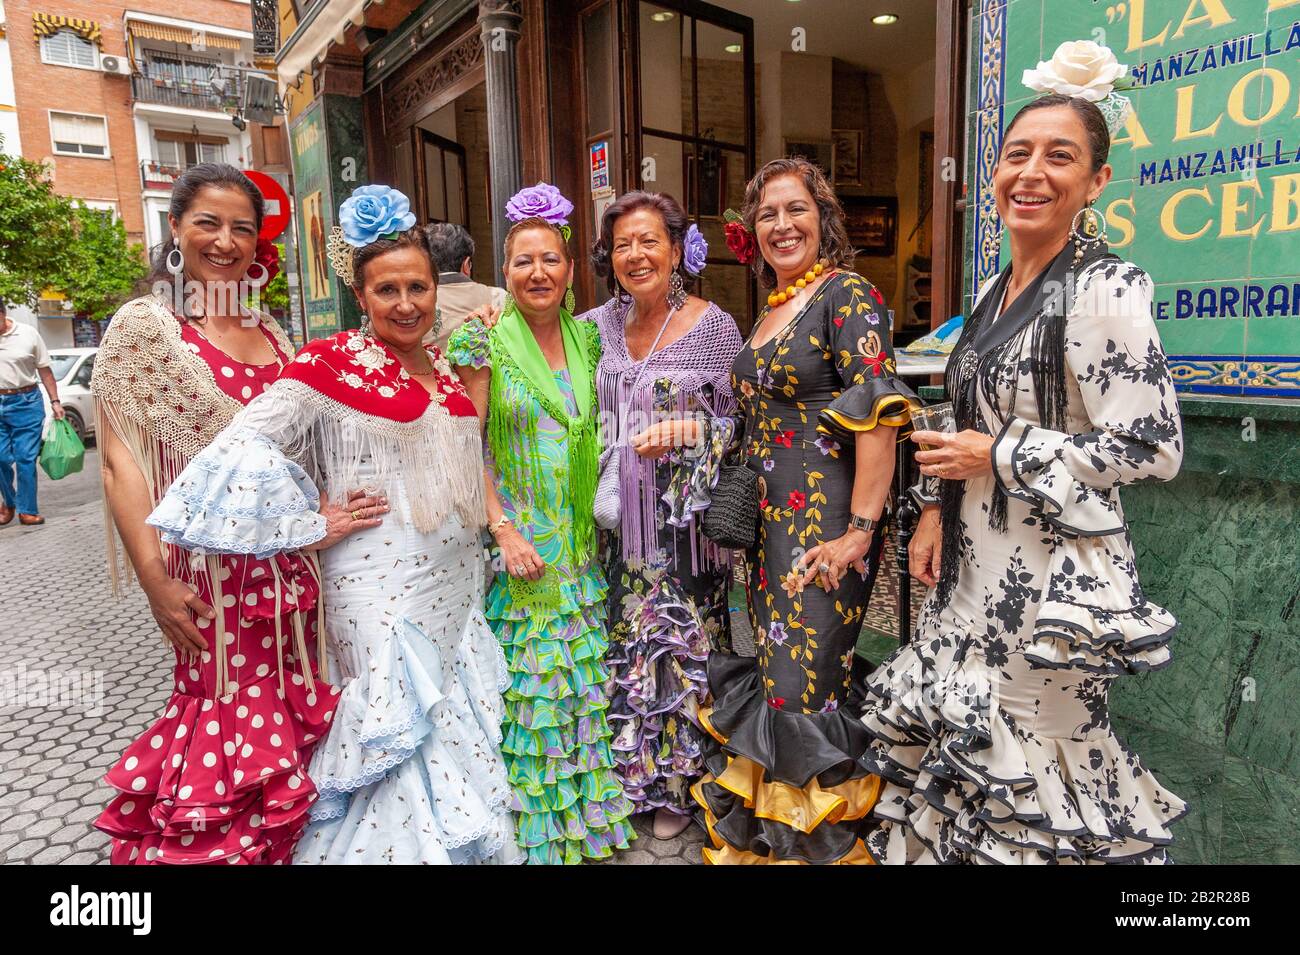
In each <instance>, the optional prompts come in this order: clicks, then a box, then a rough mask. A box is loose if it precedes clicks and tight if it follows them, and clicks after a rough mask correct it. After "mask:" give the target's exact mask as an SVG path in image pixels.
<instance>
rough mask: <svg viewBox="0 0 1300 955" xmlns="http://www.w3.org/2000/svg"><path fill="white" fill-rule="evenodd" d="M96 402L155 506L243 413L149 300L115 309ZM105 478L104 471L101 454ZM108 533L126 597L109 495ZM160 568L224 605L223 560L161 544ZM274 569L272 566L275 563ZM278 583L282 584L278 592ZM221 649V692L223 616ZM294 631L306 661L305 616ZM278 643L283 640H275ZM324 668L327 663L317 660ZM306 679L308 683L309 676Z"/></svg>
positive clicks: (100, 419)
mask: <svg viewBox="0 0 1300 955" xmlns="http://www.w3.org/2000/svg"><path fill="white" fill-rule="evenodd" d="M258 319H259V320H260V321H261V323H262V327H263V328H264V329H266V331H267V332H268V333H269V334H270V335H271V336H272V338H274V339H275V342H276V344H277V345H278V346H279V348H280V350H281V351H282V352H283V353H284V354H286V355H292V354H293V346H292V344H290V342H289V340H288V338H287V337H286V336H285V334H284V331H283V330H282V329H281V328H280V326H279V324H278V323H277V322H276V321H275V320H274V319H272V318H270V317H269V316H267V315H265V314H261V313H258ZM91 388H92V390H93V391H94V395H95V425H96V428H97V429H99V432H98V433H100V434H105V433H106V429H108V428H112V430H113V433H114V434H115V435H117V437H118V438H119V439H120V440H121V441H122V443H123V445H125V446H126V449H127V451H128V452H129V453H130V455H131V460H132V461H133V462H134V463H135V465H136V467H137V468H139V469H140V473H141V474H142V475H143V476H144V480H145V484H146V486H147V487H148V492H149V501H150V504H151V505H152V506H157V504H158V503H159V502H160V501H161V500H162V497H163V495H164V494H166V492H167V488H168V487H170V486H171V483H172V481H174V480H175V479H176V477H177V476H178V475H179V474H180V473H181V471H183V470H184V469H185V466H186V465H187V464H188V463H189V462H190V459H191V458H193V457H194V455H196V454H198V453H199V452H200V451H202V450H203V449H204V448H206V447H207V446H208V445H209V444H211V443H212V441H213V439H214V438H216V436H217V435H218V434H219V433H220V432H221V430H222V429H223V428H224V427H226V425H228V424H229V423H230V421H231V420H232V419H233V418H234V417H235V416H236V415H237V414H238V413H239V412H240V411H242V410H243V405H241V404H240V403H239V402H238V401H236V400H235V399H234V398H231V397H230V396H229V395H227V394H226V393H225V392H224V391H222V390H221V388H220V387H219V386H218V385H217V383H216V380H215V379H214V378H213V376H212V369H211V368H210V367H209V366H208V364H207V362H205V361H204V360H203V359H202V358H200V357H199V356H198V355H197V354H195V353H194V352H193V351H192V350H191V349H190V348H189V346H187V345H186V344H185V342H184V340H183V339H182V338H181V323H180V322H179V321H178V320H177V318H176V316H175V315H173V314H172V312H171V311H170V310H169V309H168V308H167V307H166V306H165V305H163V304H162V302H161V301H160V300H159V299H157V298H155V297H153V296H150V295H146V296H142V297H141V298H137V299H133V300H131V301H130V302H127V303H126V304H125V305H123V306H122V307H121V308H119V309H118V310H117V313H116V314H115V315H114V316H113V320H112V322H111V323H110V324H109V327H108V331H107V332H106V333H105V334H104V340H103V342H102V343H101V344H100V346H99V351H98V353H97V355H96V356H95V370H94V374H93V376H92V378H91ZM100 457H101V461H100V465H101V477H103V476H104V475H103V471H104V464H103V455H102V454H101V456H100ZM104 531H105V536H106V548H107V557H108V570H109V578H110V580H111V582H112V586H113V593H114V594H118V593H120V591H121V584H122V579H123V570H125V572H126V573H125V577H126V579H127V580H128V581H129V580H130V579H131V577H132V576H133V574H132V571H133V568H132V567H131V564H130V561H129V560H127V561H123V560H122V557H121V554H120V552H119V548H118V543H117V537H116V533H115V529H114V524H113V517H112V514H111V512H110V510H109V504H108V494H107V491H105V494H104ZM158 546H159V548H160V550H161V553H162V558H163V564H164V566H165V567H166V568H167V573H168V574H169V575H170V576H173V577H176V578H177V579H180V580H193V579H194V578H195V577H197V576H199V575H202V574H207V575H209V576H210V580H211V583H212V587H213V590H212V593H213V594H214V596H215V598H216V599H217V602H218V606H219V605H220V588H221V576H222V575H221V574H220V573H219V572H218V558H217V557H214V556H211V555H209V556H206V557H202V558H200V557H198V556H197V555H194V557H193V558H191V555H189V554H187V553H186V552H185V551H183V550H181V549H180V548H178V547H173V546H171V545H168V544H164V543H162V542H161V541H160V542H159V545H158ZM302 556H303V557H304V558H306V559H307V564H308V566H309V567H310V568H311V570H312V573H313V574H316V575H317V576H319V573H318V571H317V569H316V562H315V558H314V556H313V555H310V554H304V555H302ZM272 569H273V570H274V562H272ZM280 585H281V582H280V581H278V580H277V582H276V586H277V592H279V588H280ZM215 624H216V626H217V628H218V649H219V650H220V652H219V653H218V654H216V659H217V672H218V677H217V680H218V686H219V687H222V686H224V684H225V682H226V678H225V674H226V666H225V640H224V622H223V615H222V614H221V613H218V614H217V619H216V621H215ZM292 626H293V629H294V633H295V635H296V637H297V642H298V645H299V646H298V650H299V652H300V653H301V654H302V657H301V658H302V659H304V660H306V659H307V656H306V652H305V650H306V648H305V642H304V637H303V621H302V618H301V614H299V613H297V612H295V613H294V614H293V618H292ZM317 630H318V645H317V649H318V654H323V652H324V645H323V641H324V627H323V626H319V620H318V628H317ZM277 643H278V641H277ZM319 659H320V660H321V665H322V666H323V665H324V657H323V656H320V657H319ZM304 675H305V677H306V678H307V680H308V681H310V680H311V673H310V669H309V668H306V667H304Z"/></svg>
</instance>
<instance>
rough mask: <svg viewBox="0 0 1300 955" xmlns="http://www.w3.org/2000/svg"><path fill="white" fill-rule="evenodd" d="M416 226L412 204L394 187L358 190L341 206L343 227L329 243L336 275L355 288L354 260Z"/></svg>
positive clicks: (332, 231) (327, 250)
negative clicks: (363, 251) (373, 245)
mask: <svg viewBox="0 0 1300 955" xmlns="http://www.w3.org/2000/svg"><path fill="white" fill-rule="evenodd" d="M413 225H415V215H414V214H413V213H412V212H411V200H410V199H408V198H406V196H405V195H403V194H402V193H401V192H399V191H398V190H396V189H394V188H393V187H392V186H381V185H372V186H358V187H357V188H356V189H354V190H353V192H352V195H350V196H348V197H347V198H346V199H345V200H343V205H341V206H339V224H338V225H336V226H334V227H333V228H331V229H330V234H329V239H328V240H326V242H325V254H326V255H327V256H328V257H329V260H330V265H331V266H333V268H334V274H335V275H337V276H338V277H339V278H340V279H342V280H343V281H344V283H346V284H347V285H348V286H349V287H352V286H353V285H354V283H355V281H356V275H355V270H354V269H353V264H352V263H353V256H354V255H355V254H356V250H357V249H361V248H365V247H366V246H368V245H370V244H371V243H372V242H375V241H377V240H379V239H396V238H397V234H398V233H399V232H405V231H406V230H407V229H409V228H411V227H412V226H413Z"/></svg>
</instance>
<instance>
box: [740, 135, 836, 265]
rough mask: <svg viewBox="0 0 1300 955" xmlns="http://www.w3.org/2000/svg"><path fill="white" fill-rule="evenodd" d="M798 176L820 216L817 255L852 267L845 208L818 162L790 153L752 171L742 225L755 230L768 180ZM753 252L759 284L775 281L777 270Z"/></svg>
mask: <svg viewBox="0 0 1300 955" xmlns="http://www.w3.org/2000/svg"><path fill="white" fill-rule="evenodd" d="M791 175H793V176H798V177H799V179H800V180H801V181H802V182H803V184H804V188H806V189H807V190H808V192H809V194H811V195H812V197H813V202H815V203H816V204H817V212H818V214H819V217H820V219H821V233H822V238H821V249H820V250H819V252H818V257H819V258H822V259H825V260H826V262H827V264H828V265H829V266H830V267H831V268H833V269H834V268H840V269H852V268H853V258H854V250H853V246H852V245H850V244H849V234H848V231H847V230H846V229H845V228H844V209H843V207H842V206H841V205H840V200H839V199H837V198H835V190H833V189H832V188H831V184H830V183H829V182H827V181H826V176H825V175H824V174H823V173H822V171H821V170H820V169H819V168H817V166H815V165H813V164H812V163H810V162H809V161H808V160H807V159H804V158H803V157H802V156H791V157H788V158H786V159H773V160H772V161H771V162H769V163H767V164H766V165H765V166H763V168H762V169H760V170H759V171H758V173H757V174H755V176H754V178H753V179H751V180H749V184H748V185H747V186H745V201H744V204H743V205H742V206H741V210H740V214H741V216H742V217H743V218H744V220H745V228H746V229H748V230H749V231H750V232H751V233H754V234H755V235H756V233H755V230H754V219H755V217H756V216H757V215H758V207H759V205H761V204H762V201H763V190H764V189H766V188H767V184H768V183H769V182H771V181H772V180H773V179H776V178H777V177H779V176H791ZM761 252H762V250H761V249H760V254H758V255H756V256H754V261H753V262H751V263H750V266H749V267H750V268H751V269H753V270H754V274H755V275H756V276H758V281H759V284H760V285H762V286H763V287H764V288H771V287H772V286H774V285H776V272H775V270H773V268H772V266H770V265H768V264H767V260H766V259H764V258H763V256H762V254H761Z"/></svg>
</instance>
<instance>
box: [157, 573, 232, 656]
mask: <svg viewBox="0 0 1300 955" xmlns="http://www.w3.org/2000/svg"><path fill="white" fill-rule="evenodd" d="M141 583H142V586H143V587H144V592H145V596H147V597H148V598H149V610H150V612H151V613H153V618H154V620H156V621H158V626H159V627H160V628H161V629H162V633H163V637H164V638H166V640H167V642H168V643H170V644H171V645H172V646H173V647H174V648H175V649H176V650H177V651H178V652H179V653H180V654H181V655H182V656H183V657H185V659H187V660H189V659H192V658H194V657H197V656H199V654H201V653H202V652H203V651H204V650H206V649H207V648H208V641H207V640H206V639H205V638H204V636H203V634H201V633H199V628H198V626H197V625H195V623H194V618H195V617H202V618H203V619H204V620H215V619H216V618H217V615H216V613H215V612H214V611H213V609H212V608H211V607H209V606H208V605H207V604H205V603H204V602H203V601H202V600H200V599H199V595H198V594H196V593H195V592H194V591H193V590H191V589H190V586H189V585H188V584H186V583H184V582H183V581H180V580H177V579H176V578H175V577H163V578H162V579H161V580H159V581H157V582H156V583H151V584H148V585H144V584H143V582H141Z"/></svg>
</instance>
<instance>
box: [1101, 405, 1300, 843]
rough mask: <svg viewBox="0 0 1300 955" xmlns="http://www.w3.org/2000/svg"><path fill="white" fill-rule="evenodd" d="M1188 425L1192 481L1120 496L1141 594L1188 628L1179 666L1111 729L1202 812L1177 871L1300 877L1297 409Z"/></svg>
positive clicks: (1122, 709) (1241, 410) (1177, 652)
mask: <svg viewBox="0 0 1300 955" xmlns="http://www.w3.org/2000/svg"><path fill="white" fill-rule="evenodd" d="M1182 409H1183V422H1184V434H1185V438H1186V445H1187V453H1186V455H1185V457H1184V462H1183V469H1182V472H1181V473H1180V474H1179V476H1178V477H1177V478H1176V479H1175V480H1173V481H1171V482H1169V483H1167V484H1145V485H1136V486H1132V487H1128V488H1125V489H1124V491H1123V492H1122V495H1123V500H1124V507H1125V512H1126V513H1127V515H1128V517H1129V520H1130V525H1131V531H1132V535H1133V541H1134V545H1135V547H1136V550H1137V560H1138V570H1139V573H1140V575H1141V578H1142V583H1143V586H1144V588H1145V589H1146V591H1147V593H1148V595H1149V596H1150V597H1151V599H1153V600H1155V601H1156V602H1157V603H1159V604H1161V605H1162V606H1165V607H1167V608H1168V609H1169V610H1170V611H1171V612H1172V613H1173V614H1174V615H1175V616H1176V617H1177V618H1178V621H1179V624H1180V629H1179V631H1178V632H1177V633H1176V634H1175V636H1174V639H1173V644H1172V648H1173V653H1174V662H1173V664H1172V665H1171V666H1170V667H1168V668H1166V669H1164V670H1161V671H1158V672H1156V673H1151V674H1143V675H1140V676H1133V677H1127V678H1124V679H1121V680H1118V681H1117V682H1116V684H1115V686H1114V689H1113V691H1112V694H1111V707H1112V715H1113V718H1114V722H1115V726H1116V729H1117V731H1118V732H1119V733H1120V734H1121V736H1124V737H1125V738H1127V739H1128V740H1129V742H1130V743H1131V744H1132V746H1133V748H1134V750H1136V752H1137V753H1138V754H1139V755H1140V756H1141V757H1142V759H1143V762H1144V763H1145V764H1146V765H1147V766H1149V767H1150V768H1152V769H1153V770H1154V771H1155V772H1156V774H1157V776H1158V777H1159V778H1160V780H1161V782H1163V783H1164V784H1165V785H1166V786H1168V787H1169V788H1170V789H1172V790H1173V791H1174V792H1176V793H1178V794H1179V795H1180V796H1182V797H1183V798H1184V799H1186V800H1187V801H1188V802H1189V803H1190V804H1191V806H1192V812H1191V814H1190V815H1189V816H1188V817H1187V819H1186V820H1184V821H1183V822H1181V823H1179V824H1178V825H1177V826H1176V827H1175V828H1174V834H1175V839H1176V842H1175V850H1174V851H1173V853H1172V855H1173V858H1174V859H1175V860H1176V861H1179V862H1275V863H1276V862H1286V863H1300V838H1297V836H1298V835H1300V833H1298V832H1297V829H1300V714H1298V713H1297V707H1296V700H1297V699H1300V612H1298V611H1300V408H1297V407H1296V405H1295V403H1293V402H1289V401H1286V400H1280V399H1278V400H1273V401H1262V402H1261V401H1243V400H1238V401H1235V402H1234V401H1230V400H1212V399H1210V400H1207V399H1200V398H1192V397H1185V398H1184V399H1183V401H1182ZM1251 422H1253V426H1251V425H1250V423H1251ZM1252 438H1253V440H1249V439H1252Z"/></svg>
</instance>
